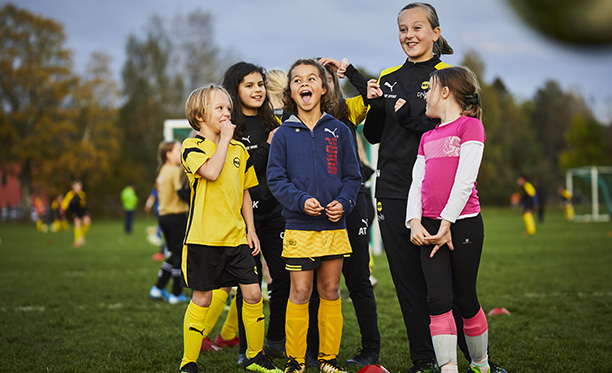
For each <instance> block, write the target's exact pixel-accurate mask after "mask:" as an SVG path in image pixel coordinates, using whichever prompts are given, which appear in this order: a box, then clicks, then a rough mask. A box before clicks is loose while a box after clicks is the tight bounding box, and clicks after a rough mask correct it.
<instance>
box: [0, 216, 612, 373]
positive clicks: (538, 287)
mask: <svg viewBox="0 0 612 373" xmlns="http://www.w3.org/2000/svg"><path fill="white" fill-rule="evenodd" d="M483 217H484V220H485V229H486V238H485V250H484V254H483V259H482V263H481V267H480V268H481V269H480V274H479V285H478V287H479V295H480V300H481V303H482V306H483V308H484V310H485V312H488V311H489V310H491V309H492V308H494V307H505V308H506V309H508V310H509V311H510V312H511V315H510V316H507V315H497V316H489V317H488V320H489V336H490V349H491V354H492V357H493V360H494V361H496V362H498V363H500V364H502V365H503V366H504V367H505V368H506V369H507V370H508V371H509V372H573V371H592V372H610V371H612V354H611V353H610V351H611V350H612V275H611V274H610V272H611V271H610V268H612V238H611V236H612V224H611V223H570V222H566V221H564V220H563V217H562V215H561V213H560V212H558V211H551V212H549V213H548V216H547V220H546V222H545V223H544V224H543V225H539V226H538V233H537V234H536V236H535V237H525V236H523V235H522V231H523V229H524V228H523V223H522V220H521V216H520V213H519V212H518V211H516V210H509V209H485V210H484V212H483ZM153 224H154V221H153V220H152V219H146V220H145V219H143V218H140V219H137V222H136V226H135V232H136V233H134V234H133V235H130V236H127V235H125V234H124V233H123V230H122V222H121V221H111V220H106V221H100V220H95V219H94V224H93V227H92V229H91V230H90V232H89V234H88V236H87V243H86V244H85V245H84V246H83V247H81V248H79V249H75V248H73V247H72V246H71V241H72V233H71V232H59V233H38V232H36V230H35V227H34V224H29V225H20V224H2V225H0V239H1V241H0V258H1V259H0V263H2V270H1V271H0V284H1V285H2V287H1V290H0V351H1V352H0V356H1V358H0V372H17V371H28V372H176V371H178V365H179V361H180V358H181V354H182V322H183V314H184V310H185V305H184V304H182V305H169V304H167V303H162V302H157V301H153V300H151V299H149V298H148V291H149V288H150V287H151V286H152V285H153V283H154V281H155V278H156V275H157V271H158V269H159V267H160V263H159V262H154V261H153V260H152V259H151V255H152V254H153V253H154V252H155V251H156V250H157V248H156V247H154V246H152V245H150V244H149V243H147V242H146V240H145V228H146V226H149V225H153ZM374 275H375V276H376V277H377V278H378V280H379V283H378V286H377V287H376V289H375V292H376V296H377V302H378V313H379V326H380V329H381V334H382V344H383V345H382V350H381V360H382V364H383V365H384V366H385V367H386V368H387V369H388V370H389V371H391V372H398V371H403V370H405V369H406V368H407V367H409V366H410V360H409V356H408V352H407V351H408V342H407V339H406V334H405V330H404V326H403V323H402V322H401V320H402V317H401V314H400V310H399V305H398V303H397V299H396V297H395V290H394V288H393V284H392V282H391V279H390V275H389V273H388V267H387V262H386V259H385V258H384V256H378V257H376V258H375V269H374ZM342 296H343V299H344V301H343V313H344V316H345V319H344V332H343V339H342V346H341V350H340V356H339V359H338V360H339V361H340V362H343V361H344V360H346V359H348V358H350V357H352V355H353V354H354V353H355V350H356V349H357V347H359V331H358V328H357V324H356V321H355V316H354V311H353V308H352V305H351V303H350V300H348V299H347V298H348V297H347V294H346V290H345V289H344V288H343V294H342ZM265 309H266V310H267V306H266V307H265ZM222 318H223V317H222ZM218 324H219V325H218V326H217V327H216V329H215V330H214V331H213V333H211V335H212V336H214V335H216V333H217V331H218V329H219V326H220V324H221V323H220V322H219V323H218ZM200 362H201V363H203V364H204V365H205V366H207V368H208V369H207V371H208V372H242V371H244V370H243V369H241V368H239V367H238V366H237V365H236V349H231V350H224V351H220V352H215V353H212V352H205V353H202V354H201V355H200ZM459 362H460V371H462V372H463V371H465V369H466V368H467V362H466V361H465V359H463V357H462V355H461V354H460V355H459ZM276 363H277V365H283V364H284V361H282V360H276ZM315 371H316V369H313V368H310V369H309V370H307V372H315Z"/></svg>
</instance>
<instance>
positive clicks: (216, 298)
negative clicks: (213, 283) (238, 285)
mask: <svg viewBox="0 0 612 373" xmlns="http://www.w3.org/2000/svg"><path fill="white" fill-rule="evenodd" d="M225 302H227V293H226V292H225V291H224V290H221V289H217V290H213V292H212V301H211V302H210V306H208V313H207V314H206V320H204V328H205V329H206V334H204V335H203V337H204V338H206V337H208V333H210V331H211V330H213V328H214V327H215V324H216V323H217V320H219V316H221V313H223V310H224V309H225Z"/></svg>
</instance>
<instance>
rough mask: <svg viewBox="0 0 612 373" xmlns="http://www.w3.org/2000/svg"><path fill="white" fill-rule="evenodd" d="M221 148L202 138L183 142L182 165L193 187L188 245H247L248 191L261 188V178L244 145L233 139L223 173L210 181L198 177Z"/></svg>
mask: <svg viewBox="0 0 612 373" xmlns="http://www.w3.org/2000/svg"><path fill="white" fill-rule="evenodd" d="M216 150H217V145H216V144H215V143H214V142H212V141H210V140H208V139H205V138H204V137H202V136H196V137H195V138H188V139H185V141H183V147H182V150H181V162H182V164H183V167H184V169H185V172H186V173H187V177H188V179H189V185H190V187H191V202H190V207H189V217H188V221H187V232H186V234H185V243H186V244H198V245H207V246H231V247H235V246H238V245H244V244H247V239H246V225H245V222H244V219H243V217H242V212H241V209H242V200H243V195H244V191H245V190H246V189H248V188H251V187H253V186H255V185H257V176H256V175H255V170H254V168H253V165H252V164H251V162H250V160H249V153H248V152H247V150H246V148H245V147H244V145H243V144H242V143H241V142H239V141H235V140H231V141H230V144H229V148H228V150H227V156H226V157H225V164H224V166H223V170H222V171H221V174H220V175H219V177H218V178H217V180H215V181H209V180H206V179H205V178H203V177H201V176H200V175H198V174H197V171H198V169H200V167H202V165H204V163H206V161H208V160H209V159H210V158H211V157H212V156H213V154H214V153H215V151H216Z"/></svg>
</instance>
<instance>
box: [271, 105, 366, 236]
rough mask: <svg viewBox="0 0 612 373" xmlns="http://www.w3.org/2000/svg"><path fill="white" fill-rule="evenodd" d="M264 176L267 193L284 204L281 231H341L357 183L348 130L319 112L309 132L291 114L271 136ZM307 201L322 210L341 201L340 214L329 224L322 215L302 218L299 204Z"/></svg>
mask: <svg viewBox="0 0 612 373" xmlns="http://www.w3.org/2000/svg"><path fill="white" fill-rule="evenodd" d="M267 175H268V186H269V187H270V191H271V192H272V194H273V195H274V197H276V199H278V200H279V202H280V203H281V204H282V205H283V217H284V218H285V220H286V222H287V224H286V229H295V230H309V231H322V230H335V229H344V228H346V223H345V219H344V217H345V216H346V215H348V213H349V212H351V210H352V209H353V207H354V206H355V198H356V196H357V192H358V191H359V187H360V185H361V174H360V173H359V163H358V162H357V153H356V151H355V144H354V143H353V136H352V134H351V130H350V129H349V128H348V127H347V126H346V125H345V124H344V123H342V122H340V121H339V120H337V119H336V118H334V117H332V116H331V115H329V114H325V113H324V114H323V115H322V116H321V119H319V121H318V122H317V124H316V126H315V127H314V129H313V130H312V131H311V130H310V129H309V128H308V127H306V125H305V124H304V123H303V122H302V121H301V120H300V119H299V118H297V117H296V116H294V115H292V116H291V117H290V118H289V119H287V120H286V121H285V122H284V123H283V124H282V125H281V126H280V127H279V128H278V130H277V131H276V133H275V134H274V137H273V139H272V144H271V145H270V154H269V158H268V170H267ZM312 197H314V198H316V199H317V200H318V201H319V203H320V204H321V206H323V207H325V206H327V204H328V203H330V202H332V201H334V200H336V201H338V202H340V203H341V204H342V207H343V208H344V216H343V217H342V219H340V220H339V221H338V222H336V223H333V222H331V221H330V220H329V218H328V217H327V215H326V214H325V211H323V212H321V215H319V216H310V215H308V214H306V212H305V211H304V203H305V202H306V200H307V199H309V198H312Z"/></svg>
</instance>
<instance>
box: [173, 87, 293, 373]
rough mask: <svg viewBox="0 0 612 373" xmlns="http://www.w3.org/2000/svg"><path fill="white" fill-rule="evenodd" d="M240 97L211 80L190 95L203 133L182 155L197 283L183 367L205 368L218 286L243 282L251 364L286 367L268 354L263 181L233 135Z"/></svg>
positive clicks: (191, 266) (189, 275)
mask: <svg viewBox="0 0 612 373" xmlns="http://www.w3.org/2000/svg"><path fill="white" fill-rule="evenodd" d="M231 110H232V101H231V99H230V96H229V94H228V93H227V91H225V89H223V88H221V87H218V86H215V85H209V86H207V87H201V88H198V89H196V90H194V91H193V92H191V94H190V95H189V98H188V99H187V103H186V104H185V114H186V116H187V119H188V120H189V124H190V125H191V127H193V129H194V130H195V131H197V132H196V136H195V137H194V138H188V139H186V140H185V141H184V142H183V147H182V152H181V161H182V164H183V167H184V168H185V172H186V173H187V177H188V179H189V185H190V188H191V203H190V208H189V219H188V222H187V231H186V234H185V245H186V248H185V249H184V250H183V261H182V271H183V281H184V283H185V286H186V287H189V288H191V289H192V290H193V297H192V300H191V302H190V303H189V305H188V306H187V310H186V312H185V319H184V325H183V340H184V352H183V359H182V362H181V369H180V371H181V372H188V373H194V372H196V373H197V372H199V369H198V366H197V364H196V361H197V359H198V355H199V353H200V347H201V345H202V339H203V334H204V333H206V334H208V332H209V331H206V330H204V328H205V327H204V321H205V319H206V314H207V312H208V307H209V305H210V303H211V299H212V291H213V290H215V289H218V288H220V287H224V286H235V285H239V286H240V288H241V290H242V294H243V299H244V302H243V304H242V307H243V308H242V321H243V322H244V327H245V333H246V336H247V343H248V346H247V351H246V355H247V356H246V358H245V359H244V363H243V365H244V367H245V369H247V370H250V371H256V372H274V373H280V372H282V371H281V370H280V369H278V368H276V367H275V366H274V365H273V364H272V362H271V361H270V359H269V358H268V357H267V356H265V355H264V354H263V351H262V348H263V342H264V332H265V319H264V314H263V303H262V299H261V291H260V289H259V279H258V276H257V271H256V269H255V261H254V259H253V256H254V255H257V254H258V253H259V240H258V238H257V235H256V233H255V226H254V222H253V207H252V202H251V197H250V195H249V192H248V188H250V187H253V186H255V185H257V178H256V176H255V171H254V170H253V166H252V164H251V162H250V160H249V155H248V152H247V150H246V148H245V147H244V145H243V144H242V143H240V142H238V141H235V140H232V136H233V134H234V129H235V126H234V124H232V122H231V121H230V118H231Z"/></svg>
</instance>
